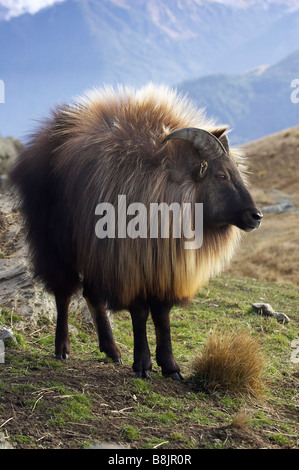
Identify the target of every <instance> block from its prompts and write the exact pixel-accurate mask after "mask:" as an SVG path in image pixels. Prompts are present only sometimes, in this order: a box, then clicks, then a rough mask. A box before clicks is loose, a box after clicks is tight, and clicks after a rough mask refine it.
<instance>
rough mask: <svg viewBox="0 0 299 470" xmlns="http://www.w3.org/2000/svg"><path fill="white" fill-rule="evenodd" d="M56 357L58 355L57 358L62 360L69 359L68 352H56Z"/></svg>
mask: <svg viewBox="0 0 299 470" xmlns="http://www.w3.org/2000/svg"><path fill="white" fill-rule="evenodd" d="M55 357H56V359H58V360H59V361H60V360H62V359H68V357H69V355H68V354H66V353H63V354H56V355H55Z"/></svg>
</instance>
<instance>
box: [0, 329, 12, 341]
mask: <svg viewBox="0 0 299 470" xmlns="http://www.w3.org/2000/svg"><path fill="white" fill-rule="evenodd" d="M7 338H11V339H12V340H13V341H16V339H15V337H14V334H13V331H12V329H11V328H8V326H4V325H0V339H1V340H2V341H4V340H5V339H7Z"/></svg>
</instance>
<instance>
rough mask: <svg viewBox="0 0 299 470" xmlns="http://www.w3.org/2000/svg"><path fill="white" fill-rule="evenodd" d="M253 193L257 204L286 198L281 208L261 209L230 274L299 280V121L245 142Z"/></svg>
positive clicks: (270, 279) (298, 282)
mask: <svg viewBox="0 0 299 470" xmlns="http://www.w3.org/2000/svg"><path fill="white" fill-rule="evenodd" d="M244 148H245V150H246V153H247V155H248V160H249V165H250V172H251V177H250V180H251V186H252V192H253V195H254V196H255V198H256V201H257V202H258V204H259V205H260V206H261V207H267V206H269V205H275V204H278V203H279V202H281V201H282V202H284V201H289V202H290V203H291V204H292V205H293V206H294V209H293V210H290V211H287V212H284V213H280V214H279V213H267V212H266V211H264V218H263V222H262V226H261V227H260V228H259V229H258V230H256V231H254V232H252V233H249V234H246V235H245V236H244V239H243V242H242V244H241V248H240V250H239V252H238V254H237V256H236V257H235V260H234V262H233V263H232V265H231V268H230V272H231V273H234V275H239V276H249V277H253V278H256V279H261V280H268V281H277V282H291V283H293V284H295V285H297V286H298V285H299V183H298V181H299V166H298V157H299V126H296V127H293V128H290V129H286V130H283V131H281V132H278V133H277V134H273V135H270V136H268V137H265V138H263V139H260V140H257V141H254V142H252V143H250V144H247V145H246V146H245V147H244Z"/></svg>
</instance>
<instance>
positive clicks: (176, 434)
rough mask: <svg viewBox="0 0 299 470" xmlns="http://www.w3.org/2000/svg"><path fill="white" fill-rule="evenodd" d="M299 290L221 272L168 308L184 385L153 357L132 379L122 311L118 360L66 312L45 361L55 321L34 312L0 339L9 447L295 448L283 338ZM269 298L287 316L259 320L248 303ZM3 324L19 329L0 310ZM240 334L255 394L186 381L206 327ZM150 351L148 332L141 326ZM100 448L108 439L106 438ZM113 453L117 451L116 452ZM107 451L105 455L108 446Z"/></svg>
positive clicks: (291, 380)
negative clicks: (252, 357)
mask: <svg viewBox="0 0 299 470" xmlns="http://www.w3.org/2000/svg"><path fill="white" fill-rule="evenodd" d="M297 300H298V295H297V289H296V288H294V287H292V286H281V285H276V284H271V283H265V282H260V281H253V280H250V279H245V278H244V279H239V278H236V277H231V276H222V277H221V278H218V279H216V280H214V281H212V282H211V283H210V284H209V285H208V286H206V287H205V288H204V289H203V290H202V292H201V293H200V294H199V295H198V296H197V297H196V298H195V299H194V301H193V302H192V303H191V304H190V305H189V306H188V307H187V308H186V309H182V308H174V309H173V312H172V337H173V346H174V354H175V357H176V359H177V360H178V362H179V363H180V365H181V369H182V372H183V374H184V376H185V379H186V380H185V381H183V382H174V381H172V380H171V379H165V378H162V376H161V374H160V372H159V368H158V367H157V365H156V362H155V360H154V361H153V367H154V370H153V373H152V376H151V378H150V379H149V380H143V379H135V378H133V373H132V369H131V364H132V360H133V359H132V355H133V341H132V330H131V321H130V318H129V315H128V313H127V312H120V313H118V314H116V315H115V316H114V334H115V338H116V342H117V344H118V346H119V348H120V350H121V352H122V357H123V361H124V364H123V365H122V366H120V365H118V366H116V365H114V364H111V363H107V361H106V360H105V358H104V356H103V354H102V353H100V352H99V351H98V349H97V340H96V336H95V332H94V329H93V328H91V327H90V326H87V325H82V319H81V318H79V317H78V315H76V313H72V315H71V317H70V323H71V325H72V328H71V332H72V333H71V347H72V355H71V357H70V359H69V360H67V361H63V362H62V361H56V360H55V359H54V358H53V350H54V337H53V335H54V325H53V324H51V323H49V321H47V320H46V319H44V318H40V321H39V324H38V325H37V327H36V328H35V329H32V328H31V329H30V328H26V329H25V330H23V332H22V334H21V333H18V334H17V335H16V336H17V338H16V339H17V345H16V344H15V343H10V344H7V347H6V360H5V364H0V368H1V375H0V409H1V419H0V425H2V426H1V431H3V432H5V436H6V439H7V440H8V441H9V442H11V443H12V444H13V446H14V447H16V448H33V449H38V448H64V449H65V448H83V447H88V446H90V445H94V444H95V443H99V442H103V441H104V442H106V443H107V442H109V443H110V444H111V443H114V444H118V445H122V446H127V447H131V448H134V449H155V450H159V449H160V450H163V449H202V448H205V449H207V448H210V449H215V448H216V449H229V448H231V449H236V448H240V449H243V448H276V449H277V448H284V449H286V448H296V447H297V446H298V427H297V426H298V421H297V418H298V414H297V413H298V409H297V406H298V403H297V401H296V400H297V398H298V397H297V393H298V385H299V375H298V372H299V371H298V368H296V366H295V364H292V363H291V362H290V355H291V347H290V343H291V341H293V340H294V339H295V338H296V332H297V331H298V326H299V324H298V318H299V316H298V313H299V312H298V301H297ZM258 301H271V303H272V305H273V307H275V309H277V310H278V311H283V312H285V313H286V314H287V315H288V316H289V317H290V319H291V321H290V323H288V324H285V325H284V324H280V323H278V322H277V321H276V319H274V318H269V317H261V316H260V315H257V314H256V313H254V311H253V309H252V308H251V304H252V302H258ZM1 321H2V323H3V322H7V323H8V324H11V325H12V327H13V329H14V331H17V330H18V321H19V318H18V317H17V316H16V315H15V314H12V312H9V311H6V310H2V318H1ZM215 330H216V332H217V335H218V336H219V337H221V334H222V332H227V331H246V332H247V334H249V335H250V336H251V337H252V338H254V339H256V340H257V341H258V343H259V344H260V349H261V353H262V355H263V357H264V359H265V368H264V370H263V377H262V379H263V384H264V390H263V392H262V393H261V394H260V395H258V396H251V395H249V394H243V395H241V394H236V393H231V392H230V391H229V390H226V389H221V387H218V386H217V383H216V384H215V385H214V387H213V388H210V389H206V388H205V387H204V386H203V384H201V382H199V383H198V382H197V383H196V382H194V377H193V369H192V363H193V360H194V358H195V357H196V355H197V354H199V353H200V352H201V351H202V350H203V347H204V345H205V343H206V341H207V339H208V338H209V336H210V334H211V331H215ZM148 334H149V344H150V349H151V351H152V354H153V355H154V348H155V346H154V343H155V334H154V327H153V324H152V321H151V319H149V322H148ZM106 445H107V444H106ZM116 452H117V450H116ZM111 453H112V451H111Z"/></svg>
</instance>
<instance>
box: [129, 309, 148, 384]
mask: <svg viewBox="0 0 299 470" xmlns="http://www.w3.org/2000/svg"><path fill="white" fill-rule="evenodd" d="M130 314H131V318H132V324H133V335H134V363H133V370H134V372H135V376H136V377H137V378H141V377H145V378H149V376H150V371H151V370H152V363H151V357H150V350H149V347H148V342H147V336H146V322H147V318H148V314H149V307H148V305H143V304H142V303H140V304H139V303H136V304H134V305H132V306H131V307H130Z"/></svg>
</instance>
